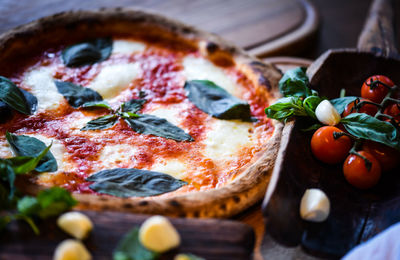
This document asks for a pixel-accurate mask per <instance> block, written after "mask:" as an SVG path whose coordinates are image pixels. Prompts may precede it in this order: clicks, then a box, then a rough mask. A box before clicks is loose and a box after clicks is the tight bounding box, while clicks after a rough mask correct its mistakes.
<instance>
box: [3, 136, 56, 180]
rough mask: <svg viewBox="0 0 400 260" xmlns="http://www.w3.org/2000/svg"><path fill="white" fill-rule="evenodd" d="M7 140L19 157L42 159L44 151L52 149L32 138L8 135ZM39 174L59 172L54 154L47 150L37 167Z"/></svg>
mask: <svg viewBox="0 0 400 260" xmlns="http://www.w3.org/2000/svg"><path fill="white" fill-rule="evenodd" d="M6 139H7V141H8V143H9V144H10V146H11V149H12V150H13V151H14V153H16V154H17V155H18V156H29V157H37V156H39V157H41V156H43V154H41V153H42V152H43V150H46V149H50V147H47V146H46V145H45V144H44V143H43V142H42V141H40V140H39V139H36V138H34V137H31V136H26V135H14V134H11V133H9V132H7V133H6ZM35 171H37V172H55V171H57V161H56V159H55V158H54V156H53V154H52V153H51V152H50V151H49V150H47V152H46V154H45V155H44V156H43V157H42V158H41V160H40V161H39V163H38V164H37V166H36V167H35Z"/></svg>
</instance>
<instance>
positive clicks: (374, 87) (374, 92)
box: [361, 75, 394, 103]
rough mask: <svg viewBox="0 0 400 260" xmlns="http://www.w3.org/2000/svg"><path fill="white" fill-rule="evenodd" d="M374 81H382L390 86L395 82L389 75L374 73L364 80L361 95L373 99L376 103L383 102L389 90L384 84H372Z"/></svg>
mask: <svg viewBox="0 0 400 260" xmlns="http://www.w3.org/2000/svg"><path fill="white" fill-rule="evenodd" d="M374 81H380V82H382V83H384V84H385V85H388V86H389V87H393V86H394V83H393V81H391V80H390V79H389V78H388V77H386V76H383V75H374V76H371V77H369V78H368V79H367V80H365V81H364V84H363V85H362V87H361V97H363V98H366V99H369V100H371V101H372V102H375V103H381V102H382V100H383V98H384V97H385V96H386V95H387V93H388V92H389V90H388V89H387V88H386V87H385V86H384V85H382V84H380V83H377V84H372V82H374Z"/></svg>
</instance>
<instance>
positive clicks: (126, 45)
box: [112, 40, 146, 54]
mask: <svg viewBox="0 0 400 260" xmlns="http://www.w3.org/2000/svg"><path fill="white" fill-rule="evenodd" d="M145 49H146V45H145V44H144V43H141V42H136V41H126V40H114V41H113V49H112V54H115V53H121V54H132V53H134V52H142V51H144V50H145Z"/></svg>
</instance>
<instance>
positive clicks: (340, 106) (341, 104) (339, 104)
mask: <svg viewBox="0 0 400 260" xmlns="http://www.w3.org/2000/svg"><path fill="white" fill-rule="evenodd" d="M356 99H357V97H341V98H335V99H332V100H330V102H331V103H332V105H333V106H334V107H335V108H336V110H337V111H338V112H339V114H342V113H343V111H344V110H345V109H346V107H347V105H348V104H350V103H351V102H353V101H354V100H356Z"/></svg>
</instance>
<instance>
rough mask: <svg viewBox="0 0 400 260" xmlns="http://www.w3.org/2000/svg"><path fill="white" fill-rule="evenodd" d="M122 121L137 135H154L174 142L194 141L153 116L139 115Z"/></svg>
mask: <svg viewBox="0 0 400 260" xmlns="http://www.w3.org/2000/svg"><path fill="white" fill-rule="evenodd" d="M124 120H125V121H126V123H127V124H128V125H129V126H130V127H131V128H132V129H133V130H134V131H135V132H137V133H139V134H146V135H155V136H160V137H164V138H168V139H173V140H175V141H194V139H193V138H192V137H191V136H190V135H189V134H187V133H185V131H183V130H182V129H181V128H179V127H177V126H175V125H173V124H171V123H170V122H168V121H167V120H165V119H164V118H159V117H156V116H153V115H140V117H137V118H124Z"/></svg>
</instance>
